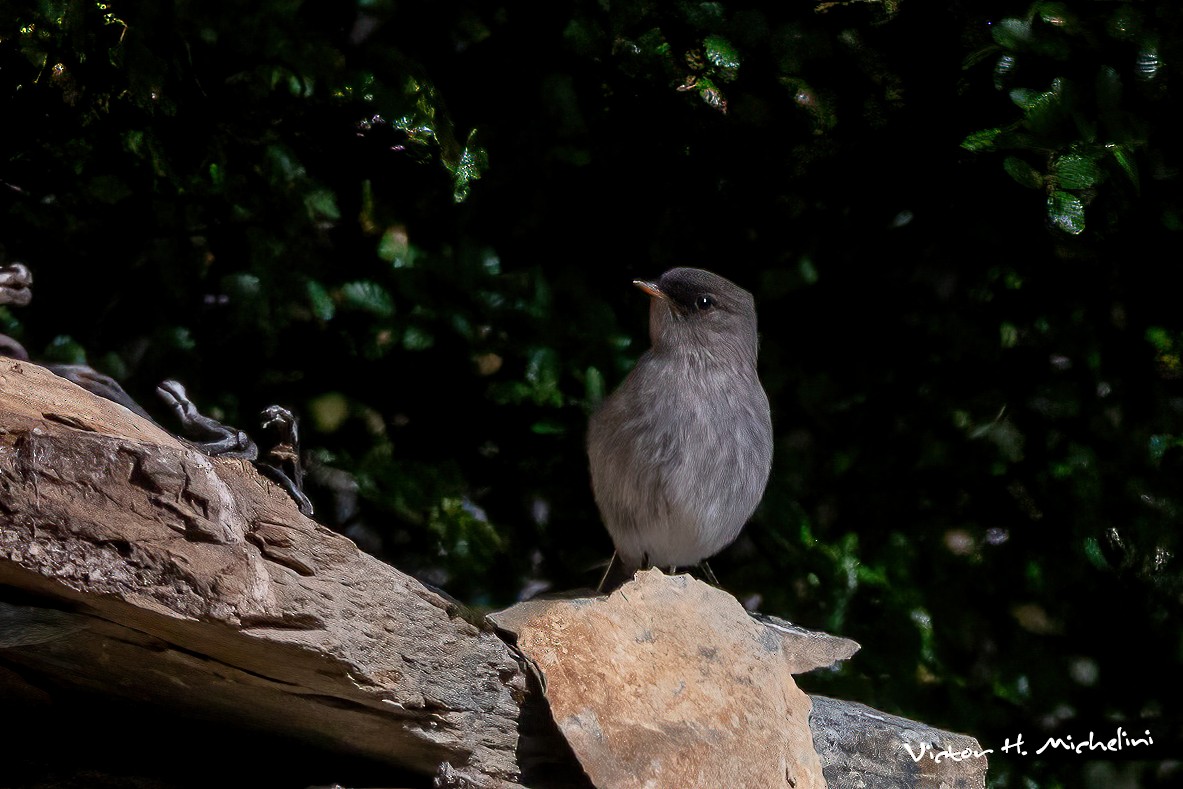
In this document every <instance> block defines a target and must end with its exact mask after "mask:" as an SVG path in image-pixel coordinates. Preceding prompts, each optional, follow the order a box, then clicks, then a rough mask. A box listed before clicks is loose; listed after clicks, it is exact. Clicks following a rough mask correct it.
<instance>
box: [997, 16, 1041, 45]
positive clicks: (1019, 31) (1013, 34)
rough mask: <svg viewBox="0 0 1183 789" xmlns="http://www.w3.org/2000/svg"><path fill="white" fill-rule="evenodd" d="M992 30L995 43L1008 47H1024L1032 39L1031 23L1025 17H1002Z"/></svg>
mask: <svg viewBox="0 0 1183 789" xmlns="http://www.w3.org/2000/svg"><path fill="white" fill-rule="evenodd" d="M992 32H993V35H994V41H995V43H997V44H998V45H999V46H1000V47H1006V48H1007V49H1023V48H1025V47H1026V46H1027V44H1029V43H1030V41H1031V23H1030V22H1028V21H1026V20H1025V19H1015V18H1014V17H1007V18H1005V19H1001V20H999V22H998V24H996V25H994V26H993V30H992Z"/></svg>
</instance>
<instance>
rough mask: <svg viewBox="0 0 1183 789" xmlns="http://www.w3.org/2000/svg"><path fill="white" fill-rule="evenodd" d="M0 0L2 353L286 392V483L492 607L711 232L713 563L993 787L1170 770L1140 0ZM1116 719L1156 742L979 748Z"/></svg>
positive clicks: (578, 543) (365, 537) (553, 578)
mask: <svg viewBox="0 0 1183 789" xmlns="http://www.w3.org/2000/svg"><path fill="white" fill-rule="evenodd" d="M0 11H2V13H0V25H2V26H3V27H2V28H0V223H2V224H0V244H3V245H4V248H5V254H6V257H7V260H8V261H10V262H11V261H21V262H24V263H26V264H27V265H28V266H30V268H32V270H33V271H34V274H35V277H36V284H35V294H36V295H35V298H34V300H33V303H32V304H31V305H30V306H29V307H28V308H26V309H24V310H20V311H19V312H18V311H13V310H11V309H8V308H0V331H3V332H6V333H8V334H10V335H12V336H14V337H16V338H17V339H19V340H20V341H22V342H23V343H25V345H26V346H27V347H28V348H29V350H30V352H31V353H32V354H33V355H34V357H36V358H41V359H47V360H53V361H87V362H89V363H90V364H92V365H94V366H96V367H98V368H99V369H101V370H102V371H104V372H107V373H109V374H111V375H113V376H115V377H116V378H118V379H119V380H121V381H123V382H124V385H125V386H126V388H127V389H128V390H129V391H130V392H131V393H132V394H133V395H134V396H136V397H137V398H138V399H140V400H141V402H143V403H145V405H146V406H147V407H149V408H150V409H155V410H156V412H157V413H158V414H159V415H160V418H161V421H162V422H165V423H166V424H171V423H169V422H168V421H167V416H168V415H167V414H166V413H165V412H164V411H163V410H162V409H160V408H159V407H158V406H157V405H156V403H155V402H153V400H154V397H153V394H152V392H153V390H154V388H155V385H156V384H157V383H158V382H159V381H160V380H161V379H163V378H166V377H174V378H178V379H180V380H181V381H183V382H184V383H185V384H186V385H187V386H188V388H189V390H190V393H191V395H192V396H193V397H194V399H195V400H196V401H197V402H198V404H199V405H200V406H201V407H202V408H203V409H205V410H206V411H208V412H210V413H212V414H213V415H215V416H219V417H221V418H224V419H226V420H228V421H230V422H231V423H233V424H236V425H239V426H241V427H244V428H246V429H248V430H250V429H252V428H253V427H254V426H255V424H256V415H257V413H258V412H259V411H260V410H261V409H262V408H263V407H264V406H266V405H268V404H270V403H273V402H278V403H282V404H285V405H287V406H289V407H291V408H293V409H294V410H296V411H297V412H298V413H299V414H300V416H301V417H302V419H303V422H302V425H303V435H304V440H305V445H306V449H307V450H309V454H310V462H311V465H312V480H311V481H310V483H309V492H310V495H311V496H312V498H313V500H314V502H315V503H316V505H317V508H318V518H319V519H320V520H322V521H323V522H326V523H328V524H330V525H333V526H335V527H337V528H339V529H341V530H342V531H344V532H345V533H346V534H348V535H349V536H351V537H353V538H354V539H356V540H357V541H358V542H359V544H361V545H362V546H363V547H364V548H366V549H367V550H370V551H372V552H374V553H375V554H377V555H378V556H380V557H382V558H384V559H386V560H387V561H389V562H391V563H392V564H394V565H396V566H397V567H399V568H400V569H403V570H405V571H407V572H410V573H413V574H415V575H417V576H418V577H420V578H422V579H424V580H427V581H429V582H432V583H435V584H438V585H440V586H442V587H443V588H444V589H446V590H447V591H449V592H450V593H452V594H453V595H455V596H457V597H459V598H460V599H462V600H463V601H465V602H467V603H469V604H471V605H473V606H475V607H476V608H478V610H479V609H483V608H493V607H503V606H505V605H508V604H509V603H512V602H513V601H514V600H515V599H517V598H518V597H519V596H520V595H522V594H530V593H533V592H536V591H539V590H542V589H553V590H561V589H567V588H572V587H576V586H581V585H594V584H595V582H596V581H597V580H598V577H599V572H600V570H601V569H602V563H603V561H604V560H605V559H606V558H607V557H608V555H609V554H610V553H611V543H610V541H609V539H608V537H607V535H606V533H605V532H604V530H603V528H602V527H601V525H600V523H599V519H598V517H597V514H596V511H595V506H594V503H593V501H592V498H591V494H590V490H589V487H588V479H587V469H586V458H585V455H584V450H583V432H584V428H585V424H586V419H587V415H588V413H589V412H590V410H591V409H592V408H593V407H594V405H595V404H596V403H597V402H598V401H599V399H600V398H601V397H602V396H603V395H604V394H605V392H607V391H610V390H611V388H612V387H614V386H615V385H616V384H617V383H618V382H619V381H620V379H621V378H622V377H623V375H624V373H625V372H627V370H628V369H629V367H630V366H631V364H632V363H633V361H634V360H635V359H636V357H637V356H638V355H639V354H640V353H641V352H642V351H643V350H644V348H645V346H646V343H647V334H646V329H645V324H646V316H647V309H646V304H645V299H644V296H643V295H642V294H640V293H638V292H636V291H635V289H633V288H632V287H631V285H630V282H631V280H632V279H634V278H638V277H655V276H657V275H659V274H660V273H661V272H662V271H663V270H665V269H666V268H669V267H672V266H675V265H693V266H698V267H702V268H707V269H711V270H713V271H715V272H718V273H720V274H722V275H724V276H726V277H728V278H730V279H732V280H734V281H736V282H737V283H739V284H741V285H743V286H744V287H746V288H748V289H750V290H751V291H752V292H753V293H754V294H755V296H756V301H757V305H758V308H759V311H760V328H761V335H762V346H761V374H762V377H763V380H764V383H765V387H766V388H767V390H768V393H769V396H770V399H771V402H772V408H773V421H774V425H775V428H776V434H777V441H776V456H775V462H774V468H773V474H772V479H771V481H770V483H769V488H768V492H767V495H766V496H765V500H764V503H763V505H762V507H761V509H760V510H759V511H758V513H757V515H756V517H755V518H754V519H753V520H752V522H751V524H750V525H749V526H748V528H747V529H746V531H745V532H744V534H743V536H742V537H741V538H740V539H739V541H738V542H737V543H736V544H734V545H733V546H732V547H731V548H729V549H728V550H727V551H725V552H724V553H723V554H721V555H720V556H719V557H717V559H715V560H714V561H713V562H712V566H713V568H714V570H715V572H716V573H717V575H718V576H719V579H720V581H721V582H722V584H723V585H724V586H725V587H726V588H727V589H728V590H730V591H732V592H734V593H735V594H736V595H737V596H738V597H739V598H740V599H741V600H744V601H745V602H746V603H747V604H748V605H749V606H752V607H756V608H759V609H760V610H763V611H766V612H768V613H773V614H777V615H780V616H783V617H786V618H788V619H791V620H793V621H794V622H797V623H799V624H802V625H805V626H808V627H814V628H819V629H825V630H828V631H830V632H834V633H837V634H841V635H844V636H848V637H851V638H854V639H856V640H857V641H859V642H860V643H861V644H862V645H863V651H862V652H861V653H860V654H859V655H858V656H857V657H855V658H854V659H853V660H852V661H851V662H850V663H849V664H847V665H846V666H844V667H843V668H842V669H841V670H840V671H837V672H834V673H831V674H826V675H820V676H806V677H803V678H802V680H801V682H802V685H803V686H805V688H806V689H807V690H809V691H811V692H822V693H827V694H830V695H837V696H840V697H843V698H849V699H853V700H857V701H863V702H865V703H868V704H871V705H873V706H876V707H879V708H881V709H884V710H887V711H890V712H895V713H899V714H903V715H906V716H908V717H912V718H916V719H919V720H923V721H925V722H927V723H930V724H933V725H936V726H940V727H944V728H949V729H954V730H958V731H964V732H966V733H969V734H972V735H974V736H976V737H977V738H978V739H979V741H980V742H981V743H982V745H983V746H984V747H987V748H993V749H995V754H994V755H993V756H992V757H991V773H990V776H991V781H992V783H993V785H996V786H1007V787H1012V786H1013V787H1020V786H1023V787H1028V786H1031V787H1056V786H1073V787H1075V786H1086V787H1108V786H1158V785H1162V786H1166V785H1168V784H1169V783H1170V782H1172V781H1176V780H1178V779H1179V776H1180V766H1179V762H1178V761H1175V762H1168V761H1165V760H1166V759H1167V758H1168V757H1173V758H1175V759H1178V758H1180V757H1181V756H1183V746H1180V739H1179V728H1178V722H1179V717H1178V715H1179V705H1178V701H1177V699H1178V693H1177V691H1175V690H1172V689H1171V688H1173V685H1172V682H1173V679H1174V678H1175V677H1176V676H1177V675H1178V672H1179V671H1180V669H1181V668H1183V628H1181V627H1180V616H1179V615H1180V610H1181V608H1183V574H1181V572H1180V558H1179V550H1180V542H1181V540H1180V526H1179V524H1180V507H1181V506H1183V500H1181V496H1180V493H1179V491H1180V485H1181V483H1183V360H1181V354H1183V310H1181V309H1180V301H1181V298H1180V297H1181V293H1183V291H1181V290H1180V287H1179V283H1180V282H1181V281H1183V277H1181V276H1180V271H1179V269H1180V266H1181V265H1183V264H1181V258H1180V255H1179V252H1178V247H1179V233H1180V229H1181V228H1183V202H1181V194H1180V188H1179V187H1180V177H1179V167H1180V161H1179V152H1180V143H1179V140H1180V139H1181V137H1180V128H1179V121H1178V119H1179V118H1180V117H1183V113H1181V112H1180V106H1179V87H1178V84H1177V83H1178V79H1179V73H1178V70H1177V66H1176V65H1175V64H1176V63H1178V62H1179V61H1180V57H1181V56H1183V49H1181V46H1180V45H1181V44H1183V30H1181V28H1180V25H1181V23H1183V11H1181V10H1180V9H1179V7H1178V6H1177V4H1174V3H1169V2H1157V3H1156V2H1090V3H1073V4H1067V3H1052V2H1038V3H1034V4H1028V3H1007V2H998V1H995V2H986V1H985V0H983V1H982V2H973V1H970V0H967V1H966V2H948V3H921V2H917V0H907V1H905V2H889V1H883V2H876V1H870V2H839V3H817V4H809V3H763V4H759V3H739V2H730V0H728V1H727V2H718V3H710V2H704V3H693V2H685V3H683V2H670V3H656V2H642V1H641V0H624V1H623V2H612V3H606V2H605V3H601V2H594V1H592V0H586V1H585V0H566V1H564V2H552V3H524V2H491V3H490V2H484V3H478V2H431V3H428V2H420V3H415V2H393V0H358V2H356V3H350V2H339V3H329V2H299V1H298V0H262V1H261V2H258V3H253V4H249V7H248V4H242V3H232V2H224V1H223V2H218V1H217V0H203V1H202V2H195V1H194V2H188V1H185V0H174V2H118V1H117V0H110V2H107V3H105V4H100V3H90V2H76V1H74V0H64V1H60V2H51V1H49V0H43V1H42V2H25V3H13V2H3V3H0ZM1118 725H1120V726H1122V727H1123V728H1124V729H1125V730H1126V731H1127V732H1131V733H1132V734H1133V735H1135V736H1140V735H1141V733H1142V732H1143V731H1144V730H1146V729H1149V730H1150V731H1151V732H1152V734H1153V735H1154V737H1155V739H1156V747H1155V748H1153V749H1151V748H1144V749H1142V750H1140V751H1137V752H1126V753H1124V754H1123V755H1122V757H1123V758H1122V759H1112V758H1110V759H1093V758H1090V757H1088V756H1086V755H1083V754H1082V755H1066V754H1061V755H1058V756H1054V755H1052V754H1045V755H1044V756H1041V757H1036V756H1034V755H1033V754H1032V755H1029V756H1027V757H1019V756H1016V755H1013V754H1001V753H999V750H1000V748H1001V746H1002V745H1003V744H1004V741H1005V739H1006V738H1008V737H1010V738H1012V740H1013V738H1014V737H1015V736H1016V735H1018V734H1022V735H1023V736H1024V739H1025V741H1026V742H1027V743H1028V744H1030V743H1036V744H1039V743H1042V741H1043V740H1044V739H1045V738H1046V737H1047V736H1051V735H1055V736H1066V735H1069V734H1071V735H1072V736H1073V737H1074V738H1076V739H1081V738H1085V737H1087V735H1088V731H1089V730H1090V729H1094V730H1096V731H1097V734H1098V737H1100V736H1101V735H1102V733H1104V734H1105V739H1108V737H1111V736H1113V732H1115V730H1116V727H1117V726H1118ZM1139 756H1140V757H1142V759H1141V760H1140V761H1139V760H1131V757H1139Z"/></svg>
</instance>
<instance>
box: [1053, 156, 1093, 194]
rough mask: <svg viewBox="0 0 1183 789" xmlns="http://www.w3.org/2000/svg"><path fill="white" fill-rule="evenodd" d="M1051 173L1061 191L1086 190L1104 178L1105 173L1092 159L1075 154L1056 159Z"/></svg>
mask: <svg viewBox="0 0 1183 789" xmlns="http://www.w3.org/2000/svg"><path fill="white" fill-rule="evenodd" d="M1052 171H1053V172H1054V173H1055V176H1056V178H1057V179H1058V180H1059V182H1060V188H1061V189H1088V188H1089V187H1091V186H1092V185H1093V184H1095V183H1098V182H1099V181H1101V180H1102V179H1103V178H1104V177H1105V172H1104V171H1103V170H1102V169H1101V168H1100V167H1098V166H1097V163H1096V162H1095V161H1093V159H1092V158H1090V157H1088V156H1081V155H1080V154H1075V153H1070V154H1067V155H1065V156H1061V157H1060V158H1058V159H1056V161H1055V163H1054V164H1053V165H1052Z"/></svg>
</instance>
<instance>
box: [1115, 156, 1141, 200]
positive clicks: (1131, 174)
mask: <svg viewBox="0 0 1183 789" xmlns="http://www.w3.org/2000/svg"><path fill="white" fill-rule="evenodd" d="M1109 152H1110V153H1111V154H1113V158H1114V160H1116V161H1117V164H1118V166H1119V167H1121V169H1122V172H1124V173H1125V174H1126V177H1127V178H1129V179H1130V183H1131V184H1133V185H1134V190H1135V191H1141V188H1142V184H1141V181H1139V179H1138V164H1137V162H1135V161H1134V157H1133V154H1131V153H1130V151H1129V149H1128V148H1126V146H1124V145H1114V146H1113V147H1112V148H1110V149H1109Z"/></svg>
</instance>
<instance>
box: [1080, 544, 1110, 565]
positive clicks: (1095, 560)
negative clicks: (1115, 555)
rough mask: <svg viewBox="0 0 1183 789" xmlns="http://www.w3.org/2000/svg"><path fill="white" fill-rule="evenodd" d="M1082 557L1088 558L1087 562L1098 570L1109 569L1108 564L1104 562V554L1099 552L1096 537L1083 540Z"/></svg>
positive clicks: (1099, 548)
mask: <svg viewBox="0 0 1183 789" xmlns="http://www.w3.org/2000/svg"><path fill="white" fill-rule="evenodd" d="M1084 555H1085V556H1086V557H1088V560H1089V562H1091V563H1092V565H1093V566H1094V567H1096V568H1097V569H1098V570H1108V569H1110V567H1109V562H1108V561H1106V560H1105V554H1104V552H1103V551H1102V550H1101V545H1100V543H1098V542H1097V538H1096V537H1086V538H1085V540H1084Z"/></svg>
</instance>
